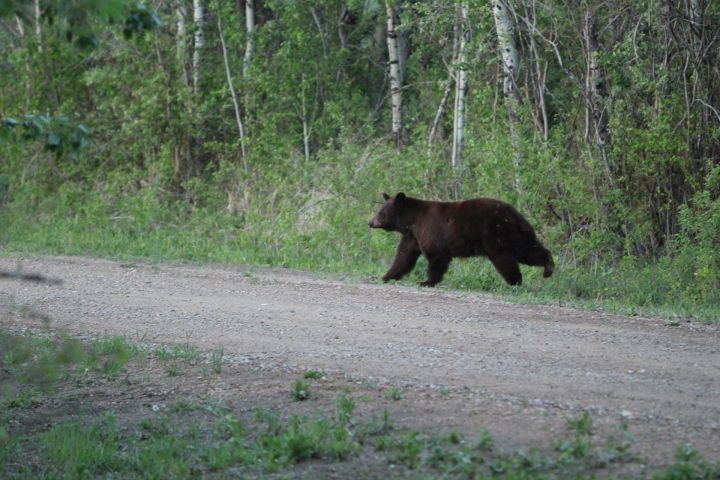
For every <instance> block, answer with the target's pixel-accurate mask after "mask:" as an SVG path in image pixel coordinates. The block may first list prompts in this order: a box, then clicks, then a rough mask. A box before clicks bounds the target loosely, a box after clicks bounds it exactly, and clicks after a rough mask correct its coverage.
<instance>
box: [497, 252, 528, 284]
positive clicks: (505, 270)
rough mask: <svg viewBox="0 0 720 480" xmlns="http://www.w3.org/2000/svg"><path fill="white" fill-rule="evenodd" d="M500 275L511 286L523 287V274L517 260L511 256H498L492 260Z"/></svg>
mask: <svg viewBox="0 0 720 480" xmlns="http://www.w3.org/2000/svg"><path fill="white" fill-rule="evenodd" d="M490 261H491V262H492V263H493V265H494V266H495V270H497V271H498V272H499V273H500V275H502V277H503V278H504V279H505V281H506V282H507V283H509V284H510V285H522V273H520V264H519V263H518V261H517V259H516V258H515V257H514V256H512V255H509V254H501V255H496V256H494V257H491V258H490Z"/></svg>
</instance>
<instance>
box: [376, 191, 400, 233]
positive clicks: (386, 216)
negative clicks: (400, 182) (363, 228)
mask: <svg viewBox="0 0 720 480" xmlns="http://www.w3.org/2000/svg"><path fill="white" fill-rule="evenodd" d="M382 195H383V199H384V200H385V202H384V203H383V205H382V207H380V210H378V212H377V213H376V214H375V216H374V217H373V218H372V220H370V221H369V222H368V225H369V226H370V228H382V229H383V230H386V231H388V232H399V231H401V230H402V227H403V225H402V223H403V222H402V212H403V207H404V206H405V201H406V200H407V197H406V196H405V194H404V193H403V192H400V193H398V194H397V195H395V196H394V197H391V196H390V195H388V194H387V193H383V194H382Z"/></svg>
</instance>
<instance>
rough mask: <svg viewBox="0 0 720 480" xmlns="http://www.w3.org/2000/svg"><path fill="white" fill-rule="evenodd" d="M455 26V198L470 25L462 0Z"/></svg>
mask: <svg viewBox="0 0 720 480" xmlns="http://www.w3.org/2000/svg"><path fill="white" fill-rule="evenodd" d="M457 10H458V14H457V24H458V26H457V28H458V30H459V32H460V35H459V36H460V45H459V50H458V56H457V66H456V78H457V81H456V82H455V87H456V88H455V114H454V116H453V143H452V160H451V164H452V168H453V171H454V175H455V180H454V182H453V193H454V195H455V198H460V196H461V194H462V192H461V186H460V165H461V162H462V152H463V147H464V138H463V135H464V131H465V90H466V89H467V71H466V67H465V63H466V62H467V57H466V50H467V44H468V43H470V26H469V24H468V7H467V3H465V2H462V3H460V4H459V5H458V8H457Z"/></svg>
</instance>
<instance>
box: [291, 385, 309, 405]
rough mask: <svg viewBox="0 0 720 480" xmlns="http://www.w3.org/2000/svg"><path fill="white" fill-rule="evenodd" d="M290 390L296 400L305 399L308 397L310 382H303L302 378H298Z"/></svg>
mask: <svg viewBox="0 0 720 480" xmlns="http://www.w3.org/2000/svg"><path fill="white" fill-rule="evenodd" d="M291 392H292V397H293V399H295V400H297V401H298V402H302V401H303V400H307V399H308V398H310V384H309V383H307V382H303V381H302V380H298V381H297V382H295V383H293V386H292V391H291Z"/></svg>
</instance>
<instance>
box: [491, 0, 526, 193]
mask: <svg viewBox="0 0 720 480" xmlns="http://www.w3.org/2000/svg"><path fill="white" fill-rule="evenodd" d="M492 5H493V15H494V16H495V28H496V30H497V39H498V49H499V50H500V59H501V62H502V76H503V96H504V98H505V107H506V108H507V112H508V123H509V126H510V137H511V140H512V143H513V150H514V152H513V154H514V157H513V160H514V162H513V164H514V167H515V172H514V182H515V191H516V192H518V193H520V192H521V185H520V164H521V158H522V157H521V154H520V136H519V133H518V117H517V112H518V108H519V106H520V95H519V93H518V89H517V78H518V71H519V67H520V65H519V63H520V62H519V56H518V52H517V48H516V47H515V39H514V35H515V30H514V26H513V22H512V19H511V18H510V11H509V10H508V8H507V4H506V1H504V0H493V2H492Z"/></svg>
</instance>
